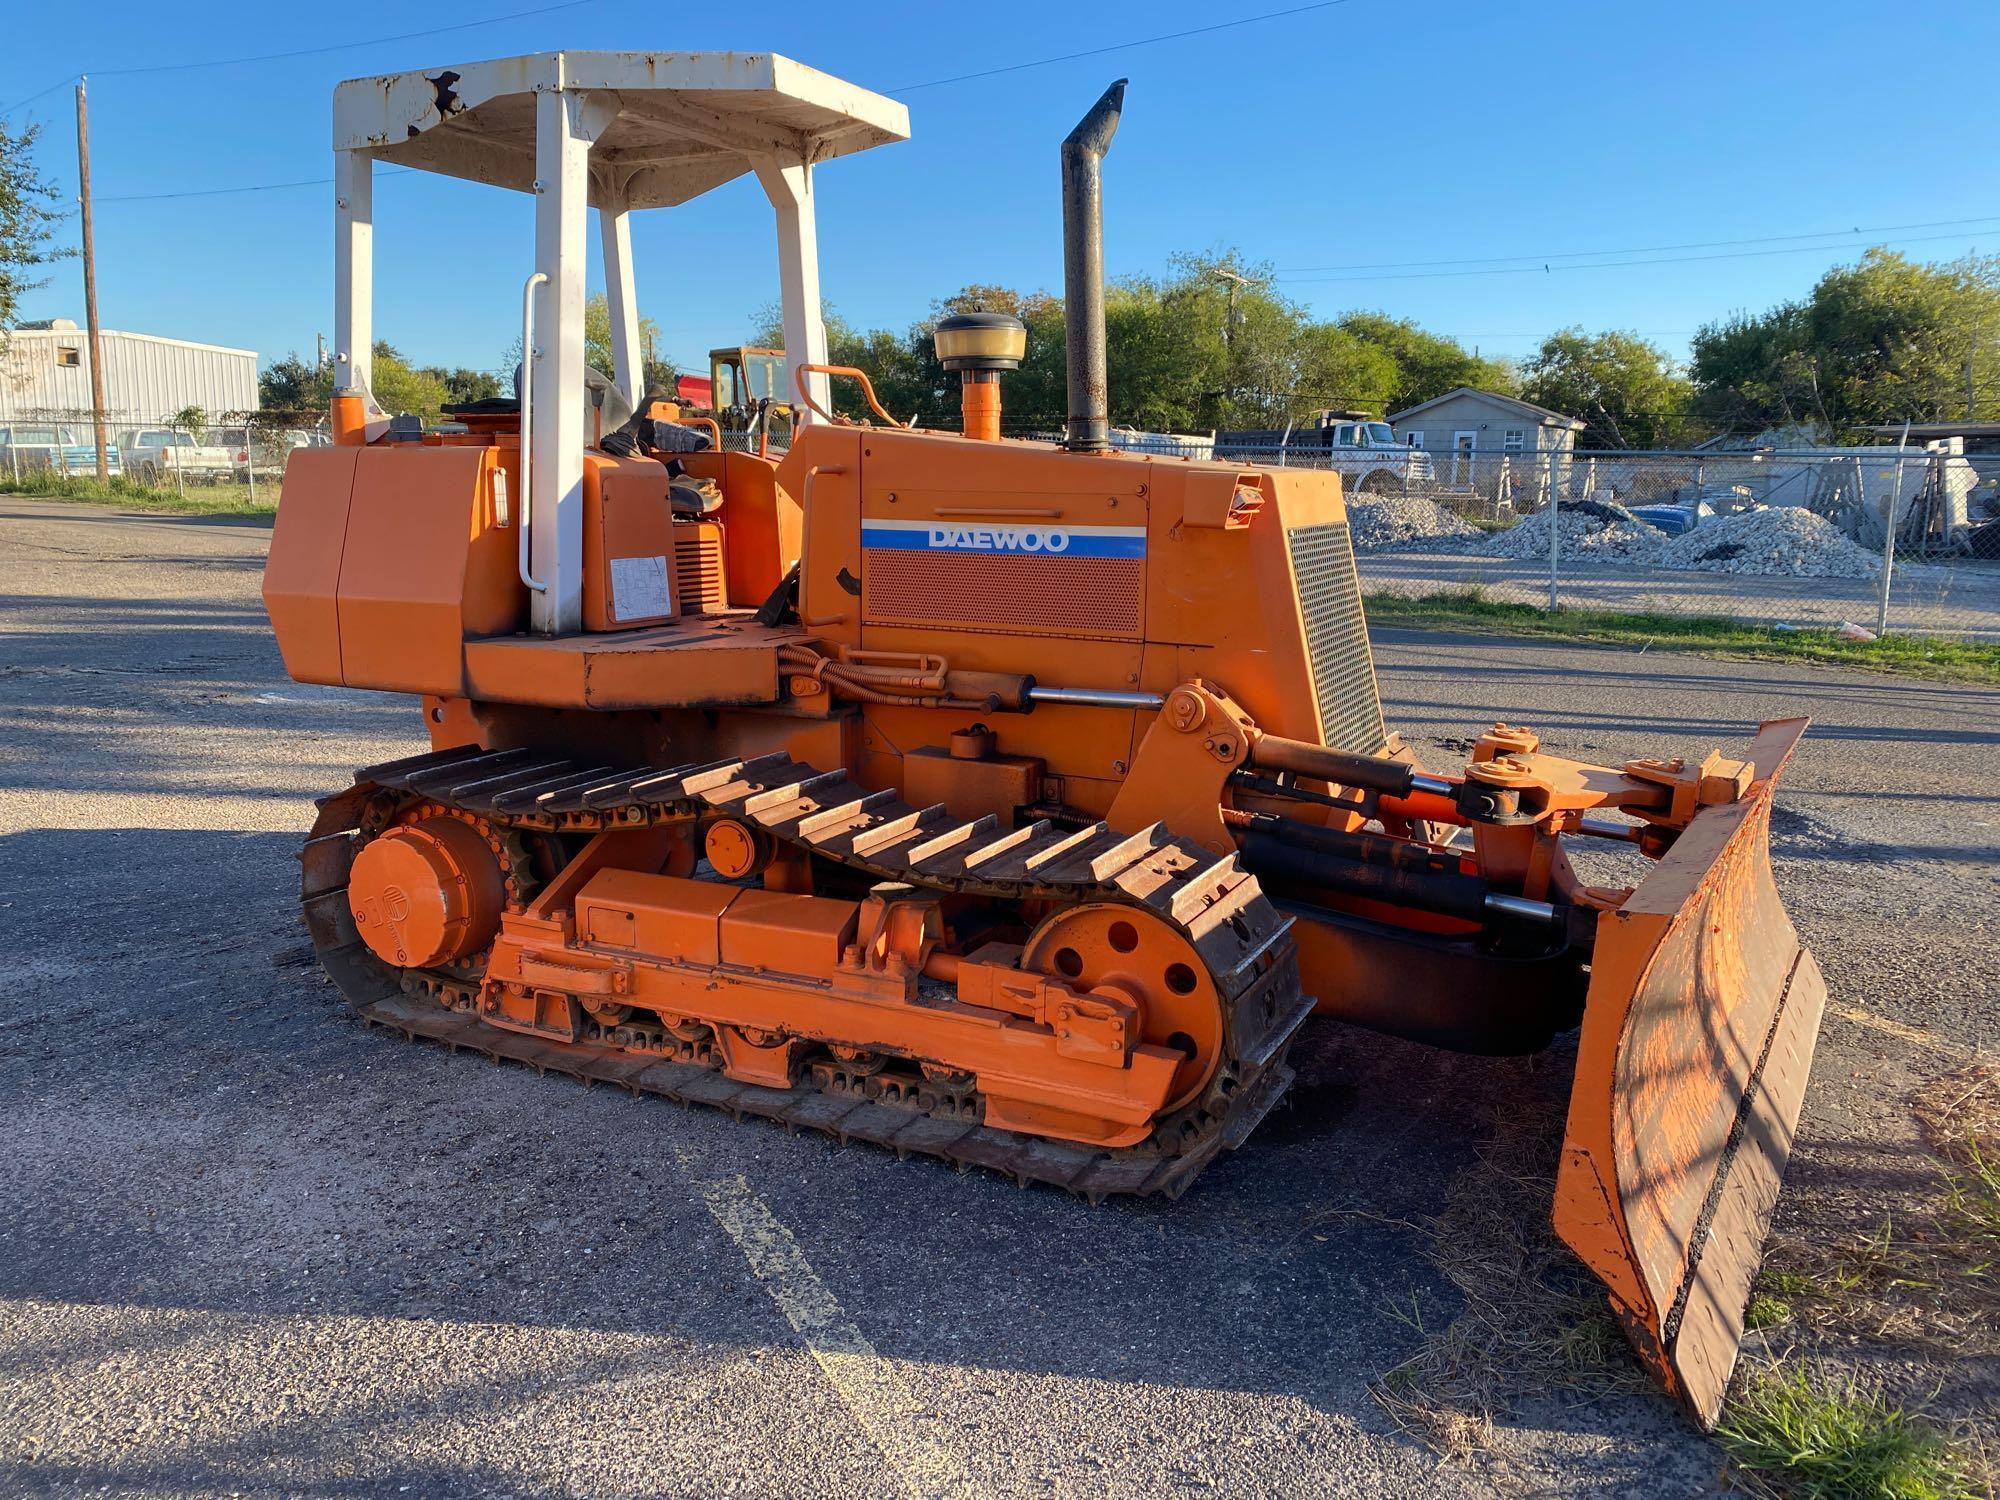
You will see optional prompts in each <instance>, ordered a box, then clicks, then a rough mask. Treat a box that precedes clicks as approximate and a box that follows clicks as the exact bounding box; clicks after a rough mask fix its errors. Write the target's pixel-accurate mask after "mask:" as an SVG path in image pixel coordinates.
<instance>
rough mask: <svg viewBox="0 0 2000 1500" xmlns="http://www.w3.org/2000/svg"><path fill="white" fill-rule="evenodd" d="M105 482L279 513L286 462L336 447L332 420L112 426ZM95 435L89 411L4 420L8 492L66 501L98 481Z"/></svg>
mask: <svg viewBox="0 0 2000 1500" xmlns="http://www.w3.org/2000/svg"><path fill="white" fill-rule="evenodd" d="M104 437H105V445H104V454H103V459H104V469H103V472H104V475H105V477H106V478H107V479H108V480H109V483H110V487H111V491H112V493H113V494H114V495H115V494H129V495H132V496H134V497H135V498H144V497H146V496H147V495H149V494H151V495H166V494H171V495H175V496H178V497H183V498H187V499H191V500H203V501H208V502H211V503H213V504H215V505H217V506H218V507H219V506H224V505H230V504H240V505H242V506H244V507H246V508H249V509H257V510H263V509H276V507H277V504H278V488H279V484H280V481H281V480H282V479H283V478H284V472H285V460H286V459H287V458H289V457H290V456H291V453H292V450H293V449H295V448H309V447H322V446H325V445H326V444H327V443H329V442H330V441H331V438H330V437H329V435H328V433H327V424H326V413H325V412H324V411H313V412H282V411H265V412H256V413H252V414H248V415H235V416H224V417H220V418H217V419H215V420H213V421H204V422H202V423H200V424H198V425H196V424H191V423H188V422H186V421H181V422H175V421H173V420H171V419H168V420H163V421H158V422H139V421H133V420H131V419H129V418H124V417H112V418H110V419H109V420H107V421H106V423H105V433H104ZM99 473H100V470H99V467H98V450H97V436H96V431H95V428H94V424H93V422H92V420H91V414H90V413H89V412H87V411H84V412H76V411H43V412H30V413H26V414H23V415H12V416H6V417H0V484H4V485H5V486H6V487H8V488H10V489H12V490H14V491H16V492H27V493H37V492H40V493H48V494H61V493H64V492H65V491H66V490H68V489H70V488H71V487H72V483H74V484H77V485H89V484H91V483H92V482H94V481H96V480H97V479H98V477H99Z"/></svg>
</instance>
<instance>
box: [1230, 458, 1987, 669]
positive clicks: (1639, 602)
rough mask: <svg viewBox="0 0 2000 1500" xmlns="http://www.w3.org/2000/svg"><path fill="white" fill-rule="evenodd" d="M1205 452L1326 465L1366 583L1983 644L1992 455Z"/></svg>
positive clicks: (1379, 589)
mask: <svg viewBox="0 0 2000 1500" xmlns="http://www.w3.org/2000/svg"><path fill="white" fill-rule="evenodd" d="M1216 456H1217V457H1218V458H1223V459H1228V460H1232V461H1235V462H1241V463H1257V464H1268V465H1282V466H1285V467H1307V468H1318V469H1332V470H1335V471H1337V472H1339V473H1340V474H1341V475H1342V477H1343V479H1344V480H1345V481H1346V487H1347V490H1348V505H1349V513H1350V520H1351V522H1352V525H1353V531H1354V541H1355V552H1356V557H1357V561H1358V562H1359V565H1360V568H1361V575H1362V582H1363V585H1364V587H1365V588H1366V589H1367V590H1368V591H1369V592H1370V593H1374V594H1394V595H1400V596H1404V597H1409V598H1421V597H1427V596H1433V595H1439V594H1469V595H1472V596H1476V597H1477V598H1480V599H1483V600H1489V601H1492V602H1495V603H1513V604H1529V605H1534V606H1537V607H1540V608H1545V609H1551V610H1553V609H1598V610H1613V611H1618V612H1623V613H1638V614H1665V615H1682V616H1701V617H1709V618H1719V619H1728V620H1734V621H1739V622H1743V623H1749V624H1758V625H1766V626H1774V627H1778V628H1786V627H1799V628H1810V629H1835V630H1839V629H1842V628H1844V627H1845V628H1851V629H1852V630H1865V631H1870V632H1874V633H1876V634H1885V633H1888V632H1890V631H1894V632H1898V633H1902V634H1913V635H1932V636H1942V637H1962V638H1969V639H1986V640H2000V455H1996V456H1994V457H1993V458H1991V459H1988V458H1985V457H1982V456H1980V455H1973V456H1972V457H1970V458H1968V457H1966V456H1964V455H1962V454H1959V453H1956V452H1952V451H1949V449H1948V448H1946V446H1945V445H1932V446H1930V447H1914V446H1913V447H1871V448H1846V449H1815V450H1812V451H1810V452H1778V451H1761V452H1741V453H1737V452H1721V453H1715V452H1707V453H1652V452H1645V453H1639V452H1601V453H1588V452H1581V453H1580V452H1568V451H1558V452H1539V453H1537V452H1526V453H1505V454H1494V453H1472V452H1467V453H1443V454H1427V455H1418V460H1419V461H1418V462H1415V463H1409V464H1404V465H1398V464H1397V462H1396V454H1395V451H1394V450H1389V451H1387V452H1374V453H1365V454H1364V453H1334V454H1327V453H1314V452H1310V451H1307V452H1300V451H1296V450H1293V451H1280V450H1278V449H1276V448H1261V449H1260V448H1248V447H1235V446H1229V445H1226V444H1225V445H1223V448H1222V449H1221V450H1219V451H1218V452H1217V455H1216ZM1552 507H1553V510H1554V515H1555V519H1554V522H1553V524H1552V523H1551V520H1550V513H1551V509H1552Z"/></svg>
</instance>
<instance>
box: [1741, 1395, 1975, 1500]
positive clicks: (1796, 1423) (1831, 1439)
mask: <svg viewBox="0 0 2000 1500" xmlns="http://www.w3.org/2000/svg"><path fill="white" fill-rule="evenodd" d="M1715 1436H1716V1438H1717V1440H1718V1441H1720V1442H1721V1444H1722V1446H1723V1448H1724V1450H1725V1451H1727V1452H1728V1454H1729V1457H1730V1462H1731V1464H1732V1466H1733V1467H1734V1469H1735V1470H1736V1473H1735V1474H1734V1475H1732V1477H1733V1478H1735V1479H1737V1480H1738V1481H1739V1483H1741V1482H1742V1481H1745V1480H1747V1481H1748V1483H1742V1484H1741V1487H1743V1488H1746V1489H1749V1490H1750V1491H1751V1492H1752V1493H1761V1494H1764V1495H1769V1496H1782V1497H1785V1500H1977V1497H1978V1496H1979V1495H1980V1494H1981V1493H1982V1488H1983V1487H1982V1486H1980V1485H1979V1483H1978V1481H1977V1479H1976V1478H1975V1476H1974V1473H1973V1468H1972V1465H1971V1463H1970V1462H1969V1461H1968V1459H1967V1458H1966V1457H1965V1456H1964V1455H1963V1454H1961V1453H1960V1452H1958V1451H1957V1450H1956V1449H1955V1448H1954V1446H1953V1445H1952V1443H1951V1440H1950V1439H1949V1438H1947V1437H1946V1436H1945V1434H1944V1433H1942V1432H1940V1431H1938V1429H1937V1428H1935V1427H1933V1426H1931V1424H1930V1423H1928V1422H1926V1421H1924V1420H1923V1419H1922V1418H1921V1417H1920V1416H1918V1415H1916V1414H1914V1413H1911V1412H1908V1411H1905V1410H1904V1409H1903V1408H1901V1407H1899V1406H1895V1405H1892V1404H1891V1403H1890V1402H1888V1401H1887V1400H1885V1399H1884V1397H1883V1395H1882V1393H1881V1392H1880V1391H1879V1390H1876V1389H1873V1388H1870V1387H1867V1386H1864V1385H1861V1384H1859V1383H1856V1382H1851V1381H1846V1382H1843V1381H1820V1380H1816V1379H1814V1378H1813V1376H1812V1375H1811V1374H1809V1373H1808V1372H1807V1371H1805V1370H1804V1369H1800V1368H1790V1369H1772V1370H1769V1371H1756V1372H1752V1373H1750V1374H1747V1375H1746V1376H1745V1377H1744V1378H1742V1379H1740V1380H1739V1381H1738V1382H1737V1386H1736V1390H1735V1392H1734V1393H1733V1394H1732V1396H1731V1398H1730V1402H1729V1405H1728V1406H1727V1407H1726V1408H1725V1409H1724V1410H1723V1414H1722V1420H1721V1421H1720V1422H1718V1423H1717V1424H1716V1428H1715Z"/></svg>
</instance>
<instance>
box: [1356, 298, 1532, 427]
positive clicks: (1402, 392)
mask: <svg viewBox="0 0 2000 1500" xmlns="http://www.w3.org/2000/svg"><path fill="white" fill-rule="evenodd" d="M1340 327H1341V329H1342V330H1343V331H1345V332H1346V333H1348V334H1351V335H1352V336H1353V337H1355V338H1357V339H1359V340H1360V341H1361V342H1362V343H1364V344H1367V345H1370V346H1372V347H1374V348H1376V349H1379V350H1381V351H1382V352H1383V353H1384V354H1386V355H1388V356H1389V358H1390V359H1392V360H1394V361H1395V364H1396V370H1397V381H1396V388H1395V390H1394V391H1392V392H1390V394H1389V396H1388V398H1387V400H1386V403H1385V405H1384V408H1383V409H1384V412H1385V413H1387V412H1396V411H1402V410H1403V409H1404V408H1405V407H1410V406H1415V405H1417V404H1418V403H1419V402H1423V401H1429V400H1432V399H1433V398H1435V397H1438V396H1442V395H1443V394H1444V393H1445V392H1447V391H1454V390H1457V389H1458V388H1459V387H1460V386H1462V385H1467V386H1471V387H1473V388H1474V389H1475V390H1481V391H1498V392H1499V393H1500V394H1502V395H1506V396H1511V395H1515V394H1517V393H1518V392H1519V391H1520V389H1521V382H1520V378H1519V376H1518V375H1517V374H1516V373H1515V371H1514V369H1513V367H1512V366H1510V365H1509V364H1507V363H1506V361H1504V360H1498V359H1484V358H1481V357H1480V356H1479V355H1477V354H1474V353H1472V352H1471V351H1470V350H1468V349H1467V348H1465V346H1464V345H1462V344H1460V343H1458V342H1457V341H1456V340H1455V339H1448V338H1445V337H1443V336H1442V335H1440V334H1435V333H1426V332H1425V331H1424V330H1423V329H1421V328H1419V327H1417V325H1416V324H1414V323H1412V322H1410V321H1409V320H1408V319H1407V318H1392V317H1390V316H1389V315H1388V314H1387V313H1381V312H1357V313H1349V314H1348V315H1347V316H1346V317H1344V318H1342V319H1341V320H1340Z"/></svg>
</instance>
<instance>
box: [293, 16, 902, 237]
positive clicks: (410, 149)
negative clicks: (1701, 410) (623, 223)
mask: <svg viewBox="0 0 2000 1500" xmlns="http://www.w3.org/2000/svg"><path fill="white" fill-rule="evenodd" d="M551 89H561V90H569V91H579V92H583V93H585V94H586V95H587V96H589V98H590V100H591V102H593V103H604V104H611V103H615V105H616V109H617V114H616V117H615V118H614V119H612V121H611V122H610V123H609V124H608V125H607V126H605V127H604V129H603V131H602V133H601V134H599V135H598V136H597V139H596V142H595V144H594V145H593V146H592V148H591V152H590V175H591V200H592V202H594V203H602V202H607V201H616V202H618V203H619V204H620V206H623V207H627V208H660V207H665V206H668V205H671V204H675V203H685V202H686V201H687V200H688V199H690V198H694V197H698V196H699V195H700V194H702V193H705V192H707V191H709V190H710V189H711V188H715V187H720V186H721V185H722V184H723V183H725V182H728V181H729V180H730V179H732V178H734V177H738V176H741V175H742V174H743V173H745V172H747V171H749V170H751V165H752V159H753V158H755V157H770V158H776V159H778V160H779V161H782V162H806V163H811V162H819V161H825V160H827V159H828V158H829V157H835V156H845V155H848V154H849V153H851V152H855V151H865V150H867V149H868V148H869V147H870V146H881V145H886V144H888V143H889V142H891V141H901V140H907V139H909V134H910V116H909V111H908V110H906V109H905V108H904V107H903V106H902V105H901V104H898V103H897V102H896V101H895V100H893V99H887V98H884V97H883V96H882V95H880V94H875V93H870V92H869V91H868V90H866V89H861V88H856V87H855V86H854V85H852V84H849V83H843V82H842V81H841V80H839V79H838V78H834V77H832V76H831V75H829V74H826V73H821V72H819V71H817V70H816V69H813V68H808V67H806V66H804V65H803V64H801V63H795V62H793V61H792V60H791V59H790V58H787V57H779V56H777V55H776V54H775V53H770V52H538V53H533V54H531V55H529V56H526V57H506V58H499V59H496V60H494V61H492V62H478V63H463V64H460V65H458V66H457V67H452V68H434V69H428V70H424V69H419V70H417V71H414V72H409V73H385V74H380V75H378V76H376V77H372V78H351V79H349V80H348V81H347V82H345V83H343V84H341V85H340V86H339V87H338V88H336V89H335V90H334V95H333V145H334V149H335V150H336V151H363V152H366V153H367V154H368V155H369V156H371V157H374V158H375V159H377V160H380V161H385V162H393V163H395V164H397V165H399V166H408V167H417V168H421V169H422V170H424V171H427V172H438V173H442V174H443V175H445V176H448V177H462V178H466V179H469V180H471V181H473V182H485V183H490V184H492V185H494V186H496V187H505V188H513V189H515V190H516V191H518V192H531V191H533V188H534V183H535V96H536V94H537V92H546V91H548V90H551Z"/></svg>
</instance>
